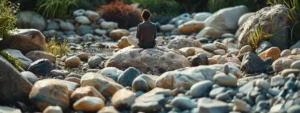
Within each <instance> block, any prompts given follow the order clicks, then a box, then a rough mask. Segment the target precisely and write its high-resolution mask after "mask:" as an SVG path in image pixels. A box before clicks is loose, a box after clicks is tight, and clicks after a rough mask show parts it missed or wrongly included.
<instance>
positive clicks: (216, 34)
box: [196, 27, 222, 39]
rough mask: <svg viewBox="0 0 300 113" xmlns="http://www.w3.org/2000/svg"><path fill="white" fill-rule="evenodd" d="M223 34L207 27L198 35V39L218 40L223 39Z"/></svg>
mask: <svg viewBox="0 0 300 113" xmlns="http://www.w3.org/2000/svg"><path fill="white" fill-rule="evenodd" d="M221 35H222V33H221V32H220V31H218V30H217V29H215V28H213V27H205V28H204V29H202V30H201V31H200V32H199V33H198V34H197V35H196V38H197V39H199V38H201V37H206V38H210V39H216V38H219V37H221Z"/></svg>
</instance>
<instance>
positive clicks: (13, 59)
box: [0, 51, 23, 71]
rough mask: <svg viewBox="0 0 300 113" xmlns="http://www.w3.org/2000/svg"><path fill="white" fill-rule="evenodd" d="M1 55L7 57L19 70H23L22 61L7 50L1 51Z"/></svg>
mask: <svg viewBox="0 0 300 113" xmlns="http://www.w3.org/2000/svg"><path fill="white" fill-rule="evenodd" d="M0 56H2V57H3V58H4V59H6V60H7V61H8V62H9V63H10V64H12V65H13V66H14V67H15V68H16V69H18V70H19V71H22V70H23V69H22V67H21V63H20V61H19V60H17V59H15V58H14V57H12V56H11V55H9V54H7V53H6V52H3V51H1V52H0Z"/></svg>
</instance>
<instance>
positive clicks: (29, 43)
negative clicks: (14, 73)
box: [0, 29, 46, 54]
mask: <svg viewBox="0 0 300 113" xmlns="http://www.w3.org/2000/svg"><path fill="white" fill-rule="evenodd" d="M45 44H46V41H45V36H44V35H43V34H42V33H41V32H40V31H39V30H36V29H18V30H16V31H14V32H12V35H10V36H8V37H7V38H4V39H3V40H2V41H1V42H0V49H1V50H3V49H6V48H10V49H16V50H19V51H21V52H22V53H23V54H26V53H27V52H30V51H34V50H44V49H45Z"/></svg>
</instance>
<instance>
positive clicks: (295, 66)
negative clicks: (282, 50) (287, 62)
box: [291, 60, 300, 69]
mask: <svg viewBox="0 0 300 113" xmlns="http://www.w3.org/2000/svg"><path fill="white" fill-rule="evenodd" d="M291 68H292V69H300V61H299V60H298V61H295V62H293V63H292V64H291Z"/></svg>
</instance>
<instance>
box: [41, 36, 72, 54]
mask: <svg viewBox="0 0 300 113" xmlns="http://www.w3.org/2000/svg"><path fill="white" fill-rule="evenodd" d="M45 51H47V52H49V53H52V54H53V55H60V56H64V55H68V54H69V53H71V50H70V49H69V47H68V42H67V41H66V40H64V42H62V43H61V44H58V43H57V42H56V40H55V38H51V39H50V41H49V42H48V43H46V48H45Z"/></svg>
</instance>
